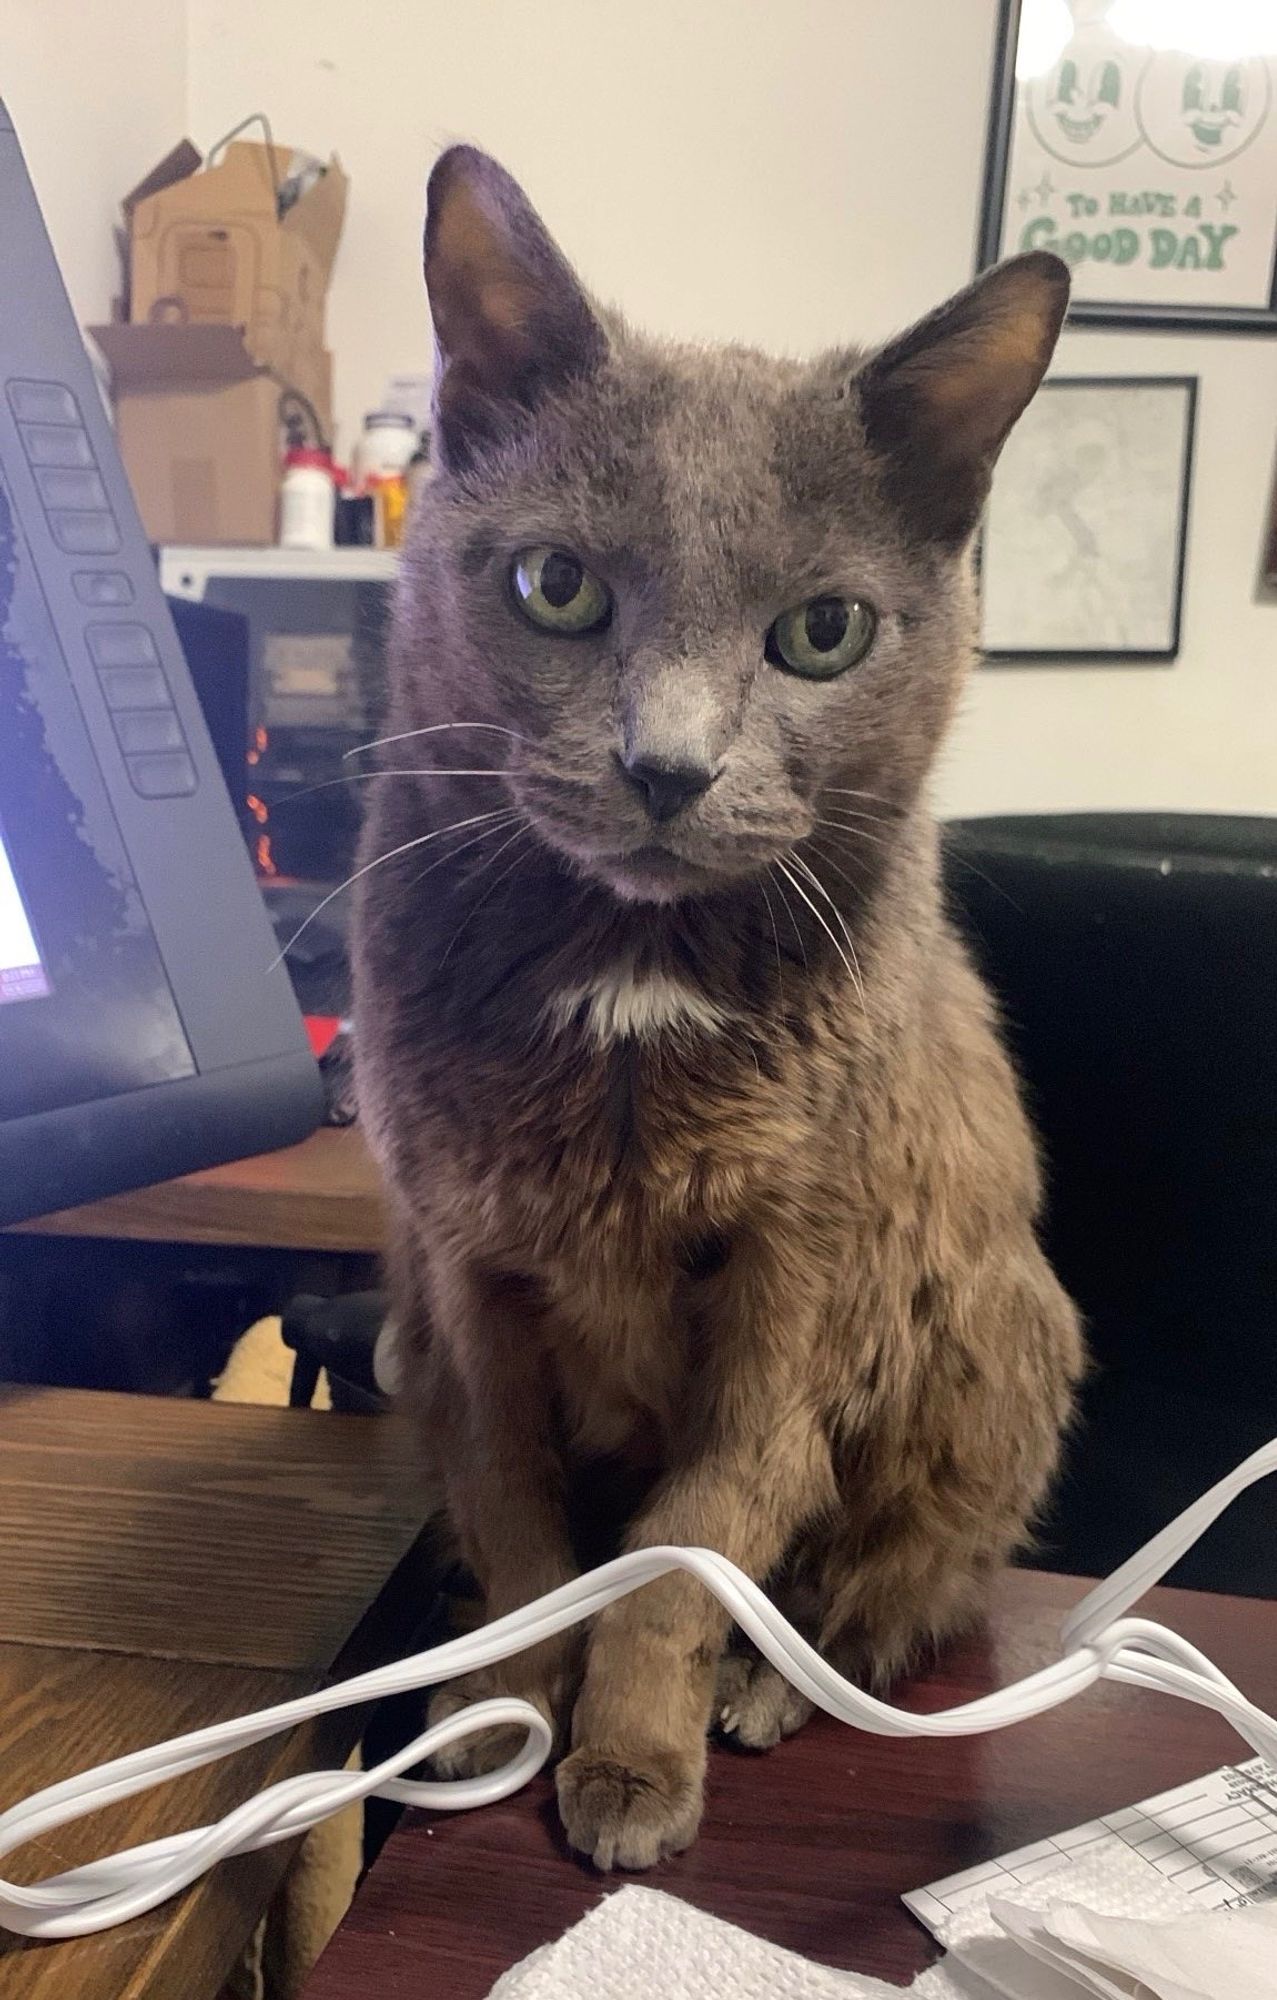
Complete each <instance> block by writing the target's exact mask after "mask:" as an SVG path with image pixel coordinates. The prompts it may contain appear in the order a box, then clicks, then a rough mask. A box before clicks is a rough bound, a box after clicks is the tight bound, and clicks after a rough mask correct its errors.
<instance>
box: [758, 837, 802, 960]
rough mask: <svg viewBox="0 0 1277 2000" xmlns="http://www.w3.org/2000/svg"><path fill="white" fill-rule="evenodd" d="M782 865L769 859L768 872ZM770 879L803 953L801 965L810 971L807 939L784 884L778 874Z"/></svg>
mask: <svg viewBox="0 0 1277 2000" xmlns="http://www.w3.org/2000/svg"><path fill="white" fill-rule="evenodd" d="M782 865H783V864H782V863H781V862H779V861H769V862H768V864H767V872H768V874H769V875H771V872H772V869H773V868H780V867H781V866H782ZM772 880H773V881H774V882H775V884H776V893H777V895H778V896H779V897H780V903H781V908H782V909H783V910H784V912H785V915H786V916H787V917H788V918H789V921H790V923H791V924H792V925H793V927H794V936H795V937H796V938H797V939H798V949H799V950H800V951H801V953H802V955H803V967H804V969H805V970H806V971H807V972H810V971H811V962H810V960H809V959H808V957H807V940H806V938H805V937H804V936H803V931H802V925H801V924H800V923H799V921H798V919H797V917H796V916H795V915H794V911H793V906H792V904H791V903H790V900H789V898H788V896H787V895H786V894H785V888H784V884H783V883H782V881H781V879H780V877H779V875H773V876H772Z"/></svg>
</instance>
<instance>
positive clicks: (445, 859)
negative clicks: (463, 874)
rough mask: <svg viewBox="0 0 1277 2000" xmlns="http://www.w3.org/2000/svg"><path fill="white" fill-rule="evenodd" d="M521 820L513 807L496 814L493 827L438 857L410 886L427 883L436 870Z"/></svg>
mask: <svg viewBox="0 0 1277 2000" xmlns="http://www.w3.org/2000/svg"><path fill="white" fill-rule="evenodd" d="M520 818H522V814H521V813H518V812H516V811H515V809H514V807H513V806H512V807H511V808H510V810H509V811H508V812H498V813H495V814H494V815H493V819H492V824H491V826H485V827H482V828H481V829H480V831H479V832H478V833H472V834H471V836H470V838H469V840H463V841H462V842H461V843H460V844H459V846H457V847H450V848H449V849H448V852H447V853H446V854H440V855H438V856H436V858H435V860H433V861H431V862H430V863H429V864H428V865H427V866H426V867H425V868H423V869H422V870H421V872H420V874H417V875H414V876H413V878H412V881H411V883H410V884H409V886H410V888H413V889H415V888H416V887H417V884H418V883H419V882H424V881H425V879H426V877H427V875H433V874H434V871H435V869H436V868H444V867H446V866H447V864H448V863H449V862H450V861H455V860H456V859H457V856H458V855H460V854H464V853H465V852H466V850H467V849H468V848H471V847H477V846H478V845H479V842H480V841H481V840H491V838H492V836H493V834H494V833H504V831H505V830H506V828H507V827H509V826H512V825H513V823H514V821H515V820H516V819H520Z"/></svg>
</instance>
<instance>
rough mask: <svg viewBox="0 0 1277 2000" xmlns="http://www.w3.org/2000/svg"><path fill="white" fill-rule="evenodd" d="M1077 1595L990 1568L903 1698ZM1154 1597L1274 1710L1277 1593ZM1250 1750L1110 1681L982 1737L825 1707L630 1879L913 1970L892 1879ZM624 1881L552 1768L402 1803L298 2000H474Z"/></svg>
mask: <svg viewBox="0 0 1277 2000" xmlns="http://www.w3.org/2000/svg"><path fill="white" fill-rule="evenodd" d="M1085 1588H1086V1586H1085V1585H1084V1584H1081V1583H1078V1582H1077V1581H1076V1580H1074V1579H1071V1578H1067V1577H1052V1576H1043V1575H1038V1574H1035V1573H1032V1572H1028V1571H1018V1572H1013V1573H1011V1574H1009V1575H1007V1576H1006V1577H1004V1578H1002V1579H1001V1580H1000V1582H999V1584H998V1586H997V1590H996V1594H995V1599H994V1604H993V1610H992V1615H991V1618H990V1621H989V1626H988V1629H987V1631H986V1632H984V1633H982V1634H981V1635H980V1636H978V1637H977V1638H974V1639H972V1640H971V1641H969V1642H968V1643H966V1644H964V1645H962V1646H959V1647H955V1648H953V1649H951V1650H950V1651H949V1652H948V1653H947V1654H946V1656H945V1658H944V1661H943V1663H942V1665H941V1666H940V1667H939V1668H938V1669H937V1670H935V1671H933V1672H931V1673H929V1674H925V1675H922V1676H920V1677H919V1678H917V1679H915V1680H914V1681H912V1682H911V1683H910V1684H909V1686H908V1687H907V1689H905V1690H904V1699H905V1701H906V1702H907V1703H908V1704H909V1705H911V1706H914V1707H917V1708H919V1709H936V1708H941V1707H945V1706H947V1705H948V1704H950V1703H952V1702H955V1701H960V1700H964V1699H967V1698H969V1697H971V1696H974V1695H976V1694H982V1693H985V1692H987V1691H988V1690H989V1689H990V1688H992V1687H994V1686H1000V1685H1002V1684H1003V1683H1005V1682H1007V1681H1010V1680H1015V1679H1018V1678H1019V1677H1020V1676H1021V1675H1022V1674H1025V1673H1028V1672H1030V1671H1032V1670H1033V1669H1034V1668H1036V1667H1040V1666H1042V1665H1044V1664H1045V1663H1046V1662H1047V1661H1048V1660H1050V1659H1053V1658H1055V1657H1057V1654H1058V1646H1057V1643H1056V1641H1057V1634H1058V1630H1059V1625H1060V1621H1061V1619H1062V1617H1063V1616H1064V1613H1065V1611H1066V1610H1067V1608H1068V1607H1069V1606H1070V1605H1071V1604H1073V1603H1074V1602H1075V1601H1076V1600H1077V1598H1078V1597H1079V1596H1080V1595H1081V1594H1082V1592H1083V1590H1084V1589H1085ZM1147 1603H1148V1607H1149V1615H1150V1616H1152V1617H1156V1618H1160V1619H1161V1620H1162V1621H1163V1622H1164V1623H1166V1624H1169V1625H1173V1626H1175V1627H1177V1628H1178V1629H1179V1630H1180V1631H1181V1632H1183V1633H1184V1634H1185V1635H1186V1637H1188V1638H1190V1639H1192V1640H1193V1641H1195V1643H1196V1644H1197V1645H1199V1646H1203V1647H1205V1648H1206V1649H1207V1650H1208V1651H1209V1652H1210V1654H1211V1657H1212V1658H1213V1659H1215V1660H1217V1661H1218V1662H1219V1664H1220V1666H1222V1667H1223V1669H1224V1671H1225V1672H1226V1673H1228V1674H1229V1675H1230V1676H1232V1677H1234V1678H1235V1679H1236V1680H1237V1681H1238V1682H1239V1683H1240V1685H1241V1687H1242V1688H1243V1689H1244V1691H1245V1692H1246V1693H1247V1694H1249V1695H1252V1696H1253V1697H1254V1698H1255V1699H1256V1700H1258V1701H1259V1702H1260V1703H1261V1704H1262V1705H1263V1706H1264V1707H1266V1708H1268V1709H1270V1710H1271V1709H1273V1708H1274V1707H1277V1604H1265V1603H1258V1602H1256V1601H1254V1600H1251V1599H1241V1598H1227V1597H1210V1596H1207V1595H1205V1594H1199V1593H1194V1592H1189V1591H1157V1592H1154V1593H1152V1594H1151V1596H1150V1598H1149V1599H1148V1600H1147ZM1249 1755H1250V1752H1249V1751H1248V1750H1245V1749H1244V1748H1243V1746H1241V1745H1240V1743H1239V1740H1238V1738H1237V1737H1236V1736H1234V1735H1233V1733H1232V1731H1231V1730H1229V1729H1228V1728H1227V1727H1226V1726H1225V1725H1224V1724H1223V1723H1222V1722H1220V1721H1219V1720H1218V1718H1216V1717H1214V1716H1212V1715H1209V1714H1208V1713H1207V1712H1206V1711H1205V1710H1204V1709H1200V1708H1190V1707H1189V1706H1188V1705H1187V1704H1186V1703H1184V1702H1179V1701H1171V1700H1169V1699H1167V1698H1165V1697H1163V1696H1154V1695H1148V1694H1140V1693H1138V1692H1137V1691H1136V1690H1134V1689H1129V1688H1118V1687H1115V1686H1112V1685H1107V1686H1104V1687H1101V1688H1097V1689H1094V1690H1092V1691H1091V1692H1090V1693H1089V1694H1086V1695H1084V1696H1082V1697H1081V1698H1080V1699H1078V1700H1076V1701H1073V1702H1070V1703H1069V1704H1068V1706H1067V1707H1065V1708H1062V1709H1057V1710H1056V1711H1055V1712H1054V1713H1053V1714H1051V1715H1047V1716H1043V1717H1041V1718H1039V1719H1038V1720H1036V1721H1034V1722H1029V1723H1022V1724H1020V1725H1019V1726H1018V1727H1016V1728H1014V1729H1009V1730H1004V1731H1001V1732H998V1733H996V1734H994V1735H989V1736H973V1737H949V1738H943V1739H937V1740H935V1741H932V1742H926V1741H890V1740H887V1739H884V1738H881V1737H874V1736H865V1735H861V1734H859V1733H858V1732H856V1731H854V1730H851V1729H846V1728H844V1727H843V1726H842V1725H840V1724H838V1723H835V1722H832V1721H831V1720H829V1718H828V1717H824V1716H821V1717H818V1718H817V1719H816V1720H815V1721H814V1722H812V1723H810V1724H809V1725H808V1727H807V1728H806V1729H805V1730H803V1731H802V1732H801V1733H800V1734H799V1735H798V1736H796V1737H794V1738H793V1739H792V1740H791V1741H790V1742H788V1743H784V1744H782V1745H781V1746H780V1747H779V1748H778V1749H776V1750H774V1751H771V1752H769V1753H768V1754H767V1756H765V1757H755V1756H750V1755H748V1754H739V1753H732V1752H730V1751H727V1750H718V1751H716V1752H714V1753H713V1754H712V1755H711V1759H710V1794H709V1807H708V1811H707V1813H706V1817H705V1824H704V1827H703V1829H702V1832H701V1837H700V1840H699V1841H698V1843H697V1845H696V1846H695V1847H693V1848H692V1849H691V1850H690V1851H689V1852H688V1853H687V1854H685V1855H682V1856H680V1857H679V1858H678V1859H677V1860H675V1861H671V1862H668V1863H666V1864H665V1865H664V1866H663V1867H661V1868H658V1869H656V1870H654V1871H653V1872H652V1873H651V1874H650V1875H647V1876H644V1877H643V1878H642V1879H643V1880H644V1881H647V1882H650V1883H652V1884H653V1885H654V1886H656V1887H659V1888H664V1889H668V1890H669V1891H670V1892H671V1893H672V1894H673V1895H676V1896H681V1897H683V1898H684V1899H685V1900H686V1901H688V1902H691V1903H694V1904H696V1905H697V1906H698V1907H699V1908H701V1909H704V1910H709V1911H711V1912H712V1913H713V1914H714V1915H716V1916H720V1917H725V1918H727V1919H728V1920H730V1921H731V1922H734V1923H738V1924H740V1925H742V1926H743V1927H744V1928H745V1929H747V1930H751V1931H754V1932H757V1933H759V1934H760V1935H762V1936H765V1937H768V1938H771V1939H772V1940H774V1941H775V1942H776V1943H777V1944H780V1945H785V1946H787V1947H789V1949H791V1950H793V1951H797V1952H802V1953H803V1954H805V1955H806V1956H807V1957H809V1958H814V1959H819V1960H823V1961H824V1962H825V1963H826V1964H829V1965H836V1966H842V1967H845V1968H847V1969H854V1970H858V1971H861V1972H868V1973H874V1974H876V1975H877V1976H878V1977H879V1978H883V1979H889V1980H894V1981H897V1982H902V1981H903V1982H907V1981H908V1980H910V1979H911V1978H912V1977H913V1976H914V1975H915V1973H917V1972H918V1971H920V1970H921V1969H922V1967H923V1966H924V1965H925V1964H927V1963H929V1962H930V1960H931V1959H933V1958H934V1957H935V1956H937V1953H936V1949H935V1947H934V1945H933V1944H932V1941H931V1939H930V1937H929V1936H928V1934H927V1933H926V1932H925V1931H923V1929H922V1928H921V1926H920V1925H918V1924H917V1923H915V1921H914V1919H913V1918H912V1917H911V1916H909V1914H908V1913H907V1911H906V1910H904V1908H903V1907H902V1906H901V1904H900V1901H899V1898H900V1896H901V1894H902V1892H903V1891H905V1890H907V1889H913V1888H920V1887H921V1886H922V1885H923V1884H924V1883H927V1882H932V1881H935V1880H937V1879H938V1878H939V1877H940V1876H943V1875H947V1874H950V1873H951V1872H953V1871H954V1870H956V1869H958V1868H965V1867H969V1866H972V1865H974V1864H975V1863H977V1862H979V1861H984V1860H988V1859H990V1858H991V1857H992V1856H993V1855H995V1854H1000V1853H1005V1852H1006V1851H1007V1850H1008V1849H1010V1848H1012V1847H1016V1846H1020V1845H1021V1844H1023V1843H1025V1842H1028V1841H1031V1840H1036V1839H1040V1838H1042V1837H1043V1836H1044V1835H1046V1834H1048V1833H1059V1832H1063V1831H1065V1829H1066V1828H1068V1827H1071V1826H1076V1825H1078V1824H1080V1823H1081V1822H1083V1821H1085V1820H1088V1819H1091V1818H1092V1817H1094V1815H1095V1814H1097V1813H1103V1812H1108V1811H1111V1810H1113V1809H1114V1808H1116V1807H1118V1806H1124V1805H1131V1804H1134V1803H1135V1801H1136V1800H1138V1799H1142V1798H1147V1797H1149V1796H1150V1795H1151V1794H1153V1793H1156V1792H1159V1791H1163V1790H1165V1789H1167V1788H1168V1787H1170V1786H1172V1785H1176V1784H1179V1783H1181V1782H1182V1781H1184V1780H1186V1779H1188V1778H1192V1777H1195V1776H1199V1775H1201V1774H1202V1773H1204V1772H1206V1771H1210V1770H1213V1769H1215V1768H1216V1767H1218V1766H1219V1765H1220V1764H1225V1763H1231V1762H1234V1761H1236V1760H1237V1759H1238V1758H1240V1757H1242V1756H1249ZM626 1879H629V1878H625V1877H619V1878H618V1877H612V1878H610V1879H609V1880H604V1878H602V1877H600V1876H598V1875H596V1874H595V1873H594V1872H593V1870H591V1869H590V1868H588V1867H586V1866H585V1865H584V1864H581V1863H578V1862H577V1861H576V1860H574V1859H570V1858H569V1857H568V1855H567V1854H566V1852H565V1850H564V1846H563V1841H562V1837H561V1834H560V1831H559V1827H558V1820H557V1815H556V1813H555V1810H554V1804H553V1796H552V1787H551V1784H550V1781H549V1780H548V1779H546V1778H541V1779H538V1780H537V1781H536V1783H535V1785H534V1786H533V1787H532V1788H531V1789H530V1790H529V1791H527V1792H525V1793H523V1794H522V1795H521V1796H520V1797H518V1798H516V1799H512V1800H510V1801H509V1802H507V1803H506V1804H504V1805H499V1806H492V1807H489V1808H487V1809H485V1810H483V1811H480V1812H475V1813H460V1814H457V1815H456V1816H455V1817H449V1816H447V1815H427V1814H422V1813H415V1814H412V1815H410V1816H409V1817H408V1819H407V1820H406V1821H405V1823H404V1825H403V1826H402V1827H401V1829H400V1830H399V1831H398V1832H397V1833H395V1834H394V1835H392V1837H391V1839H390V1841H389V1843H388V1845H387V1846H386V1848H385V1849H384V1851H383V1853H382V1855H381V1858H380V1860H379V1861H378V1862H377V1865H376V1866H375V1868H374V1869H373V1870H372V1872H371V1874H370V1875H369V1877H368V1878H367V1880H366V1882H365V1884H364V1887H363V1889H362V1890H361V1892H360V1894H359V1896H358V1897H357V1899H356V1901H355V1904H354V1907H353V1909H352V1910H351V1912H350V1914H349V1916H348V1917H347V1919H346V1921H345V1923H344V1924H343V1925H342V1927H341V1929H340V1930H339V1931H338V1933H337V1936H336V1937H335V1938H334V1940H333V1942H332V1944H331V1945H330V1946H329V1948H328V1950H327V1952H326V1953H325V1954H324V1956H323V1958H322V1959H321V1960H320V1962H319V1965H318V1966H317V1967H316V1969H315V1972H314V1973H313V1974H312V1975H311V1979H310V1981H309V1982H308V1984H307V1987H306V1994H305V2000H367V1996H368V1995H369V1994H371V1993H376V1994H383V1995H385V1996H386V2000H400V1996H402V2000H408V1996H411V1995H418V1994H420V1995H425V1994H440V1995H442V1994H447V1996H448V2000H480V1996H481V1995H485V1994H486V1993H487V1992H488V1991H489V1989H490V1987H491V1985H492V1983H493V1981H494V1980H495V1979H496V1978H497V1976H498V1975H499V1974H500V1973H502V1972H504V1971H505V1970H506V1969H507V1968H508V1967H509V1966H511V1965H513V1964H515V1963H516V1962H517V1961H518V1960H519V1959H521V1958H523V1957H524V1956H525V1955H526V1954H527V1953H528V1952H530V1951H532V1950H533V1949H534V1948H535V1947H536V1946H538V1945H541V1944H544V1943H546V1942H547V1941H548V1940H549V1939H551V1938H554V1937H557V1936H559V1935H560V1934H561V1933H562V1932H563V1931H564V1930H565V1929H567V1927H568V1926H569V1925H570V1924H573V1923H575V1922H576V1921H577V1920H578V1919H579V1918H580V1917H582V1916H584V1915H585V1913H586V1912H587V1911H588V1910H589V1909H590V1908H592V1907H593V1905H594V1904H595V1903H596V1902H597V1901H598V1900H599V1898H600V1897H601V1896H602V1895H604V1894H605V1893H606V1892H607V1890H608V1889H610V1888H614V1887H616V1886H618V1884H619V1882H620V1881H623V1880H626Z"/></svg>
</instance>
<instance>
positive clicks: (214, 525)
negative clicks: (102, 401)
mask: <svg viewBox="0 0 1277 2000" xmlns="http://www.w3.org/2000/svg"><path fill="white" fill-rule="evenodd" d="M89 331H90V332H91V333H92V335H93V338H94V339H95V340H96V341H97V344H98V346H99V347H100V348H101V349H102V352H103V354H104V355H105V356H106V359H107V361H108V363H109V365H110V368H111V373H112V377H113V380H114V389H115V421H116V432H117V436H118V438H119V443H120V450H121V453H122V456H123V458H124V463H125V466H126V468H127V470H128V475H129V479H130V481H131V483H132V486H133V492H134V495H135V497H136V499H137V504H138V511H139V513H140V514H141V516H142V522H143V526H144V527H145V529H146V532H147V534H148V535H149V536H150V538H151V540H152V541H153V542H195V543H210V542H213V543H224V542H244V543H249V544H261V543H267V542H273V541H274V539H275V499H276V492H277V488H278V484H279V461H280V424H279V397H280V385H279V383H278V382H277V381H276V380H275V378H274V376H273V375H272V374H271V372H270V371H269V370H268V369H266V368H264V367H263V366H262V365H261V364H260V363H259V362H257V361H254V359H253V357H252V356H251V355H250V354H249V352H248V349H247V347H246V346H245V343H244V336H243V334H242V332H241V331H240V329H239V328H238V327H233V326H164V325H157V326H95V327H91V328H90V329H89Z"/></svg>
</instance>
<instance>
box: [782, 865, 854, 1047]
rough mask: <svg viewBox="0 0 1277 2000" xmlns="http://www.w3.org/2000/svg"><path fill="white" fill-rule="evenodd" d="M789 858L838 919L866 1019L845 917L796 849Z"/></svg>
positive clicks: (850, 936)
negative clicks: (849, 955)
mask: <svg viewBox="0 0 1277 2000" xmlns="http://www.w3.org/2000/svg"><path fill="white" fill-rule="evenodd" d="M789 858H790V860H791V861H792V862H793V863H794V866H795V867H796V868H801V869H802V871H803V874H804V875H805V876H806V877H807V880H808V881H809V882H810V883H811V885H812V887H813V888H814V889H818V890H819V892H820V894H821V895H822V896H823V897H824V899H825V901H826V902H827V903H828V905H829V907H830V909H831V910H832V911H833V913H834V915H835V916H836V917H837V919H838V926H839V929H840V930H841V931H842V934H843V936H844V938H845V939H846V940H847V950H848V951H849V952H850V953H851V962H852V965H853V966H854V968H855V970H854V971H853V973H852V978H853V979H854V981H855V983H856V991H857V993H858V994H859V995H860V1006H861V1011H862V1012H863V1013H864V1014H865V1016H866V1017H868V1013H869V1009H868V1007H867V1006H866V1005H865V982H864V979H863V978H862V976H861V971H860V959H859V956H858V954H857V951H856V945H855V940H854V939H853V937H852V935H851V931H850V929H849V928H848V925H847V919H846V917H844V915H843V913H842V911H841V910H840V909H839V907H838V905H837V903H836V902H835V901H834V899H833V897H832V896H831V895H830V893H829V891H828V889H827V888H826V887H825V885H824V883H823V882H822V881H821V879H820V877H819V875H818V874H817V873H816V871H815V869H814V868H813V867H811V865H810V864H809V863H808V862H806V861H804V860H803V857H802V855H801V854H799V853H798V851H797V849H793V850H791V852H790V856H789Z"/></svg>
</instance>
